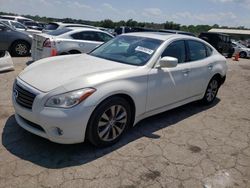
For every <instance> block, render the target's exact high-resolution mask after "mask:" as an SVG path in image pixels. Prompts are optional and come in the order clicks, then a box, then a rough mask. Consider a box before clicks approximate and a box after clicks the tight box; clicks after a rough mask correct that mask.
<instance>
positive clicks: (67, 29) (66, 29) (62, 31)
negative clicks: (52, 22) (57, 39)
mask: <svg viewBox="0 0 250 188" xmlns="http://www.w3.org/2000/svg"><path fill="white" fill-rule="evenodd" d="M69 31H72V29H69V28H63V29H57V30H54V31H50V32H48V34H49V35H53V36H59V35H62V34H64V33H67V32H69Z"/></svg>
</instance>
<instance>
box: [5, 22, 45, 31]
mask: <svg viewBox="0 0 250 188" xmlns="http://www.w3.org/2000/svg"><path fill="white" fill-rule="evenodd" d="M0 22H2V23H5V24H7V25H8V26H10V27H12V28H15V29H16V30H18V31H25V32H27V33H30V34H35V33H42V32H41V31H38V30H35V29H28V28H27V27H26V26H25V25H23V24H21V23H20V22H18V21H14V20H7V19H0Z"/></svg>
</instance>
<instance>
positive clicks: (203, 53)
mask: <svg viewBox="0 0 250 188" xmlns="http://www.w3.org/2000/svg"><path fill="white" fill-rule="evenodd" d="M188 46H189V56H190V57H189V58H190V61H197V60H201V59H204V58H206V57H207V50H206V48H205V45H204V44H203V43H201V42H198V41H191V40H190V41H188Z"/></svg>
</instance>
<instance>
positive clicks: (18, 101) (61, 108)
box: [13, 33, 227, 146]
mask: <svg viewBox="0 0 250 188" xmlns="http://www.w3.org/2000/svg"><path fill="white" fill-rule="evenodd" d="M226 72H227V65H226V59H225V58H224V57H223V56H222V55H220V54H219V53H218V52H217V51H216V50H215V49H214V48H213V47H212V46H211V45H210V44H208V43H206V42H205V41H203V40H201V39H198V38H195V37H192V36H186V35H178V34H164V33H130V34H125V35H121V36H118V37H116V38H114V39H112V40H110V41H109V42H107V43H104V44H103V45H101V46H99V47H98V48H97V49H95V50H94V51H92V52H90V53H89V54H77V55H69V56H58V57H52V58H45V59H43V60H40V61H37V62H35V63H33V64H32V65H30V66H28V67H27V68H26V69H25V70H24V71H23V72H21V73H20V75H19V76H18V77H17V78H16V80H15V83H14V86H13V104H14V108H15V118H16V121H17V123H18V124H19V125H20V126H21V127H23V128H24V129H26V130H27V131H29V132H31V133H34V134H36V135H39V136H41V137H44V138H46V139H49V140H51V141H53V142H57V143H63V144H72V143H80V142H84V140H86V139H88V140H89V141H90V142H91V143H92V144H94V145H96V146H107V145H110V144H113V143H115V142H117V141H118V140H119V139H120V138H121V136H122V135H123V134H124V133H125V131H126V129H127V128H129V127H130V126H133V125H135V124H136V123H137V122H139V121H140V120H142V119H144V118H146V117H148V116H152V115H154V114H157V113H160V112H164V111H166V110H169V109H172V108H175V107H178V106H181V105H184V104H187V103H190V102H192V101H197V100H200V101H202V102H203V103H204V104H211V103H212V102H213V101H214V99H215V98H216V95H217V92H218V90H219V88H220V86H221V85H222V84H223V83H224V81H225V78H226Z"/></svg>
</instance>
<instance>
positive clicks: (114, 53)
mask: <svg viewBox="0 0 250 188" xmlns="http://www.w3.org/2000/svg"><path fill="white" fill-rule="evenodd" d="M162 42H163V41H161V40H157V39H152V38H146V37H137V36H119V37H116V38H114V39H112V40H110V41H109V42H107V43H105V44H103V45H102V46H100V47H99V48H97V49H96V50H94V51H93V52H91V53H90V55H92V56H95V57H99V58H103V59H107V60H111V61H115V62H119V63H124V64H130V65H137V66H142V65H145V64H146V63H147V62H148V61H149V60H150V59H151V57H152V56H153V54H154V53H155V51H156V50H157V49H158V48H159V46H160V45H161V44H162Z"/></svg>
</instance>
